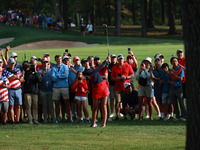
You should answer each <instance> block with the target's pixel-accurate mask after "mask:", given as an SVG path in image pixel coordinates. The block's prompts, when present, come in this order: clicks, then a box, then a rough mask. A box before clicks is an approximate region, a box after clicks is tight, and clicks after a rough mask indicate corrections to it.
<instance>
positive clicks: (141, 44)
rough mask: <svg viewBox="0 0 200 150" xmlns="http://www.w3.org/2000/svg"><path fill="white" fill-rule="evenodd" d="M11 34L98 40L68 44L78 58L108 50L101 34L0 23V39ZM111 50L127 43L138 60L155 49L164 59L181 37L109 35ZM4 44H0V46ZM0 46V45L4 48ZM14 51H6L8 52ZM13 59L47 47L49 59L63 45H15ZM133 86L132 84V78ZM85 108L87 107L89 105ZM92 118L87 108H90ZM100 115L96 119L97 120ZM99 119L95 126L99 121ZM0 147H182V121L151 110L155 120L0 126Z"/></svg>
mask: <svg viewBox="0 0 200 150" xmlns="http://www.w3.org/2000/svg"><path fill="white" fill-rule="evenodd" d="M3 37H15V40H14V41H13V42H11V43H10V44H11V47H12V46H17V45H20V44H22V43H28V42H33V41H40V40H55V39H59V40H76V41H83V42H87V43H100V45H99V46H95V47H84V48H70V49H69V51H70V53H71V54H72V56H75V55H78V56H80V58H86V57H87V56H96V55H97V56H100V58H101V59H102V60H103V59H104V58H105V57H106V55H107V45H106V37H105V36H94V37H89V36H86V37H82V36H80V34H79V33H76V32H65V33H63V34H59V33H56V32H50V31H43V30H35V29H30V28H22V27H8V26H0V38H3ZM109 41H110V53H115V54H116V55H118V54H123V55H124V56H126V55H127V48H129V47H130V48H132V49H133V52H134V55H135V56H136V57H137V58H138V62H139V63H140V62H141V61H142V60H143V59H144V58H145V57H147V56H149V57H151V58H153V56H154V55H155V54H156V53H161V54H163V55H164V56H165V62H168V63H169V59H170V57H171V55H172V54H174V55H175V54H176V50H177V49H179V48H182V49H183V41H181V40H170V39H154V38H139V37H113V36H109ZM3 46H4V45H3ZM3 46H2V47H3ZM13 51H14V50H11V51H10V52H9V54H10V53H11V52H13ZM15 51H16V52H17V53H18V56H19V57H18V60H19V62H22V60H23V54H24V52H26V54H27V58H30V57H31V56H33V55H34V56H37V57H42V55H43V54H44V53H46V52H48V53H50V54H51V61H52V62H54V59H53V57H54V56H55V55H56V54H61V55H62V54H63V52H64V49H38V50H15ZM135 85H137V83H136V82H135ZM88 108H89V107H88ZM89 111H90V109H89ZM90 117H91V111H90ZM99 120H100V119H99ZM101 123H102V122H101V121H100V123H98V125H99V126H100V125H101ZM0 135H1V136H0V148H1V149H6V150H9V149H16V150H18V149H20V150H21V149H185V141H186V137H185V135H186V125H185V122H181V121H178V122H176V121H163V122H159V121H158V118H157V117H156V113H155V112H154V121H149V120H144V121H142V122H140V121H138V120H134V121H131V120H123V119H120V120H119V121H114V120H113V121H112V122H108V123H107V127H106V128H104V129H101V128H99V127H97V128H90V127H89V124H86V123H84V124H79V123H74V124H70V123H60V124H57V125H55V124H46V125H44V124H41V125H28V124H20V125H8V126H1V125H0Z"/></svg>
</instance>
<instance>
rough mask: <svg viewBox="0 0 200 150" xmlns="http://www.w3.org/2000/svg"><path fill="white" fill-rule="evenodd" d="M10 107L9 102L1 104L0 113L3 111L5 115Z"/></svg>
mask: <svg viewBox="0 0 200 150" xmlns="http://www.w3.org/2000/svg"><path fill="white" fill-rule="evenodd" d="M8 107H9V101H3V102H0V112H1V111H3V113H7V112H8Z"/></svg>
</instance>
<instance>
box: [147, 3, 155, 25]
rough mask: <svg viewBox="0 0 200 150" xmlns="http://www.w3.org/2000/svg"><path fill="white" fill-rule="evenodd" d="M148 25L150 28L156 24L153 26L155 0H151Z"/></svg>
mask: <svg viewBox="0 0 200 150" xmlns="http://www.w3.org/2000/svg"><path fill="white" fill-rule="evenodd" d="M148 27H149V28H154V26H153V0H149V18H148Z"/></svg>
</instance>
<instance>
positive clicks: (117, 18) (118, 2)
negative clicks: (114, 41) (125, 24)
mask: <svg viewBox="0 0 200 150" xmlns="http://www.w3.org/2000/svg"><path fill="white" fill-rule="evenodd" d="M115 10H116V14H115V36H120V19H121V0H116V7H115Z"/></svg>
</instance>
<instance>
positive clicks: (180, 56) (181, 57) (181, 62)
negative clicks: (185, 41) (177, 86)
mask: <svg viewBox="0 0 200 150" xmlns="http://www.w3.org/2000/svg"><path fill="white" fill-rule="evenodd" d="M176 54H177V57H178V63H179V65H180V66H181V67H182V68H183V69H184V78H183V80H182V88H183V97H184V98H186V93H185V83H186V76H185V75H186V66H185V57H184V53H183V50H182V49H178V50H177V51H176Z"/></svg>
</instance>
